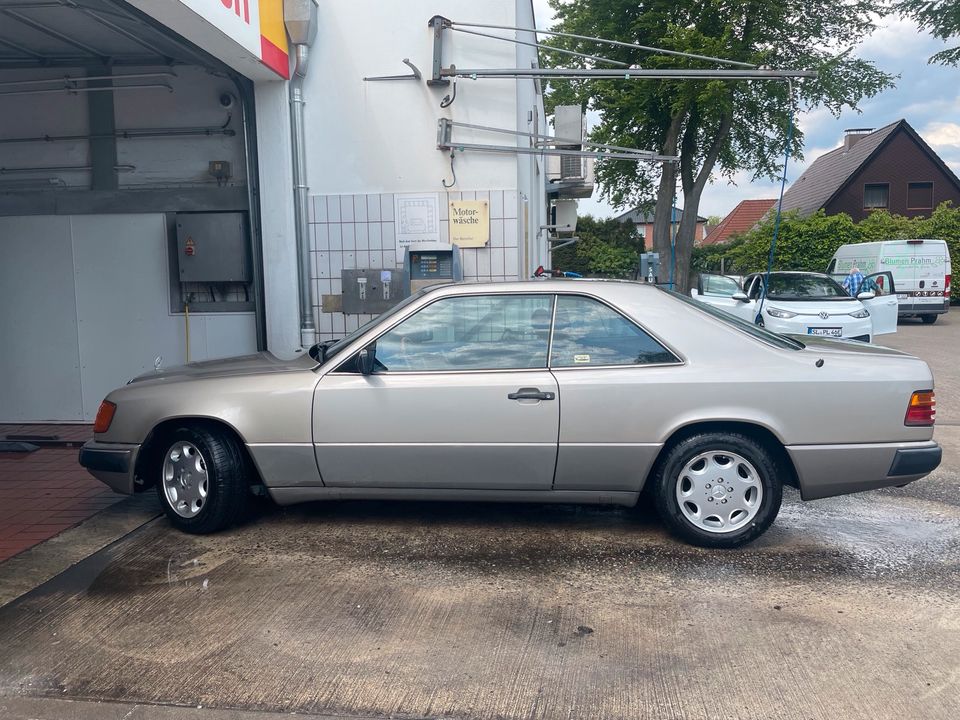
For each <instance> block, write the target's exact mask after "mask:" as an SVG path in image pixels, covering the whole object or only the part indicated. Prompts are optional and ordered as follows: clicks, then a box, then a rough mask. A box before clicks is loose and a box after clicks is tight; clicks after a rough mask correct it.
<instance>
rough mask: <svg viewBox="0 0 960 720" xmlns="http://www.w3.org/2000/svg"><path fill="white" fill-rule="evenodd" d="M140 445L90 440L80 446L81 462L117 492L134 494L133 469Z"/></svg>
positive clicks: (92, 473)
mask: <svg viewBox="0 0 960 720" xmlns="http://www.w3.org/2000/svg"><path fill="white" fill-rule="evenodd" d="M139 450H140V446H139V445H127V444H120V443H100V442H97V441H96V440H90V441H89V442H87V443H85V444H84V446H83V447H82V448H80V464H81V465H82V466H83V467H85V468H86V469H87V472H89V473H90V474H91V475H93V476H94V477H95V478H96V479H97V480H99V481H100V482H102V483H105V484H106V485H109V486H110V487H111V488H112V489H113V490H114V491H115V492H118V493H125V494H127V495H131V494H133V470H134V467H135V466H136V463H137V452H139Z"/></svg>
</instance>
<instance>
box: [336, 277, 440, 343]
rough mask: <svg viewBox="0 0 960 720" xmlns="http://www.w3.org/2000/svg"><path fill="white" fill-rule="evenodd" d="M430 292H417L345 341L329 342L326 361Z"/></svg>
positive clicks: (424, 290) (364, 325)
mask: <svg viewBox="0 0 960 720" xmlns="http://www.w3.org/2000/svg"><path fill="white" fill-rule="evenodd" d="M428 290H430V288H424V289H423V290H420V291H419V292H415V293H414V294H413V295H411V296H410V297H408V298H406V299H404V300H401V301H400V302H399V303H397V304H396V305H394V306H393V307H392V308H390V309H389V310H387V311H386V312H384V313H381V314H380V315H377V316H376V317H375V318H373V319H371V320H368V321H367V322H365V323H364V324H363V325H361V326H360V327H358V328H357V329H356V330H354V331H353V332H351V333H350V334H349V335H347V336H346V337H344V338H343V339H341V340H332V341H328V344H327V354H326V359H327V360H329V359H330V358H332V357H333V356H334V355H336V354H337V353H339V352H340V351H342V350H343V349H344V348H345V347H347V345H349V344H350V343H351V342H353V341H354V340H355V339H356V338H358V337H360V336H361V335H363V334H364V333H365V332H366V331H367V330H369V329H370V328H372V327H373V326H374V325H377V324H378V323H380V322H382V321H384V320H387V319H388V318H390V317H393V316H394V315H396V314H397V313H398V312H400V311H401V310H403V309H404V308H405V307H406V306H407V305H409V304H410V303H412V302H414V301H415V300H419V299H420V298H421V297H423V295H424V293H426V292H427V291H428ZM320 344H321V345H323V344H324V343H320Z"/></svg>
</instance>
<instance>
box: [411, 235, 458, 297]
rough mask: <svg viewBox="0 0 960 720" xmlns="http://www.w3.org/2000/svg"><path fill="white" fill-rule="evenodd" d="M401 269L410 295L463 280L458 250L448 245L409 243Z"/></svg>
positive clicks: (454, 246)
mask: <svg viewBox="0 0 960 720" xmlns="http://www.w3.org/2000/svg"><path fill="white" fill-rule="evenodd" d="M403 269H404V272H405V273H406V275H407V277H408V278H409V280H410V292H411V293H415V292H417V291H419V290H422V289H423V288H425V287H429V286H430V285H439V284H441V283H449V282H459V281H460V280H463V269H462V265H461V263H460V248H458V247H457V246H456V245H450V244H448V243H440V242H421V243H411V244H410V245H408V246H407V250H406V253H405V255H404V260H403Z"/></svg>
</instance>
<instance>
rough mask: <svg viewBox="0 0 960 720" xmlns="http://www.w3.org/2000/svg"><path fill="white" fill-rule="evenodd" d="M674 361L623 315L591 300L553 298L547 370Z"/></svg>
mask: <svg viewBox="0 0 960 720" xmlns="http://www.w3.org/2000/svg"><path fill="white" fill-rule="evenodd" d="M672 362H678V361H677V358H676V357H674V356H673V354H672V353H671V352H669V351H668V350H667V349H666V348H665V347H663V345H661V344H660V343H659V342H657V341H656V340H654V339H653V338H652V337H650V336H649V335H648V334H647V333H645V332H644V331H643V330H641V329H640V328H639V327H637V326H636V325H634V324H633V323H632V322H630V321H629V320H627V319H626V318H625V317H623V315H621V314H620V313H618V312H616V311H615V310H613V309H611V308H609V307H607V306H606V305H604V304H603V303H600V302H597V301H596V300H593V299H591V298H586V297H581V296H571V295H560V296H558V297H557V310H556V319H555V321H554V329H553V346H552V352H551V354H550V366H551V367H590V366H596V365H649V364H652V363H672Z"/></svg>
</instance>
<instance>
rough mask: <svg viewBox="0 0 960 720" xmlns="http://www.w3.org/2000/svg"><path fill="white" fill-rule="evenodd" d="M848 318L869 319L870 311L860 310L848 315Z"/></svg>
mask: <svg viewBox="0 0 960 720" xmlns="http://www.w3.org/2000/svg"><path fill="white" fill-rule="evenodd" d="M850 317H855V318H865V317H870V311H869V310H867V309H866V308H860V309H859V310H857V311H856V312H852V313H850Z"/></svg>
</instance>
